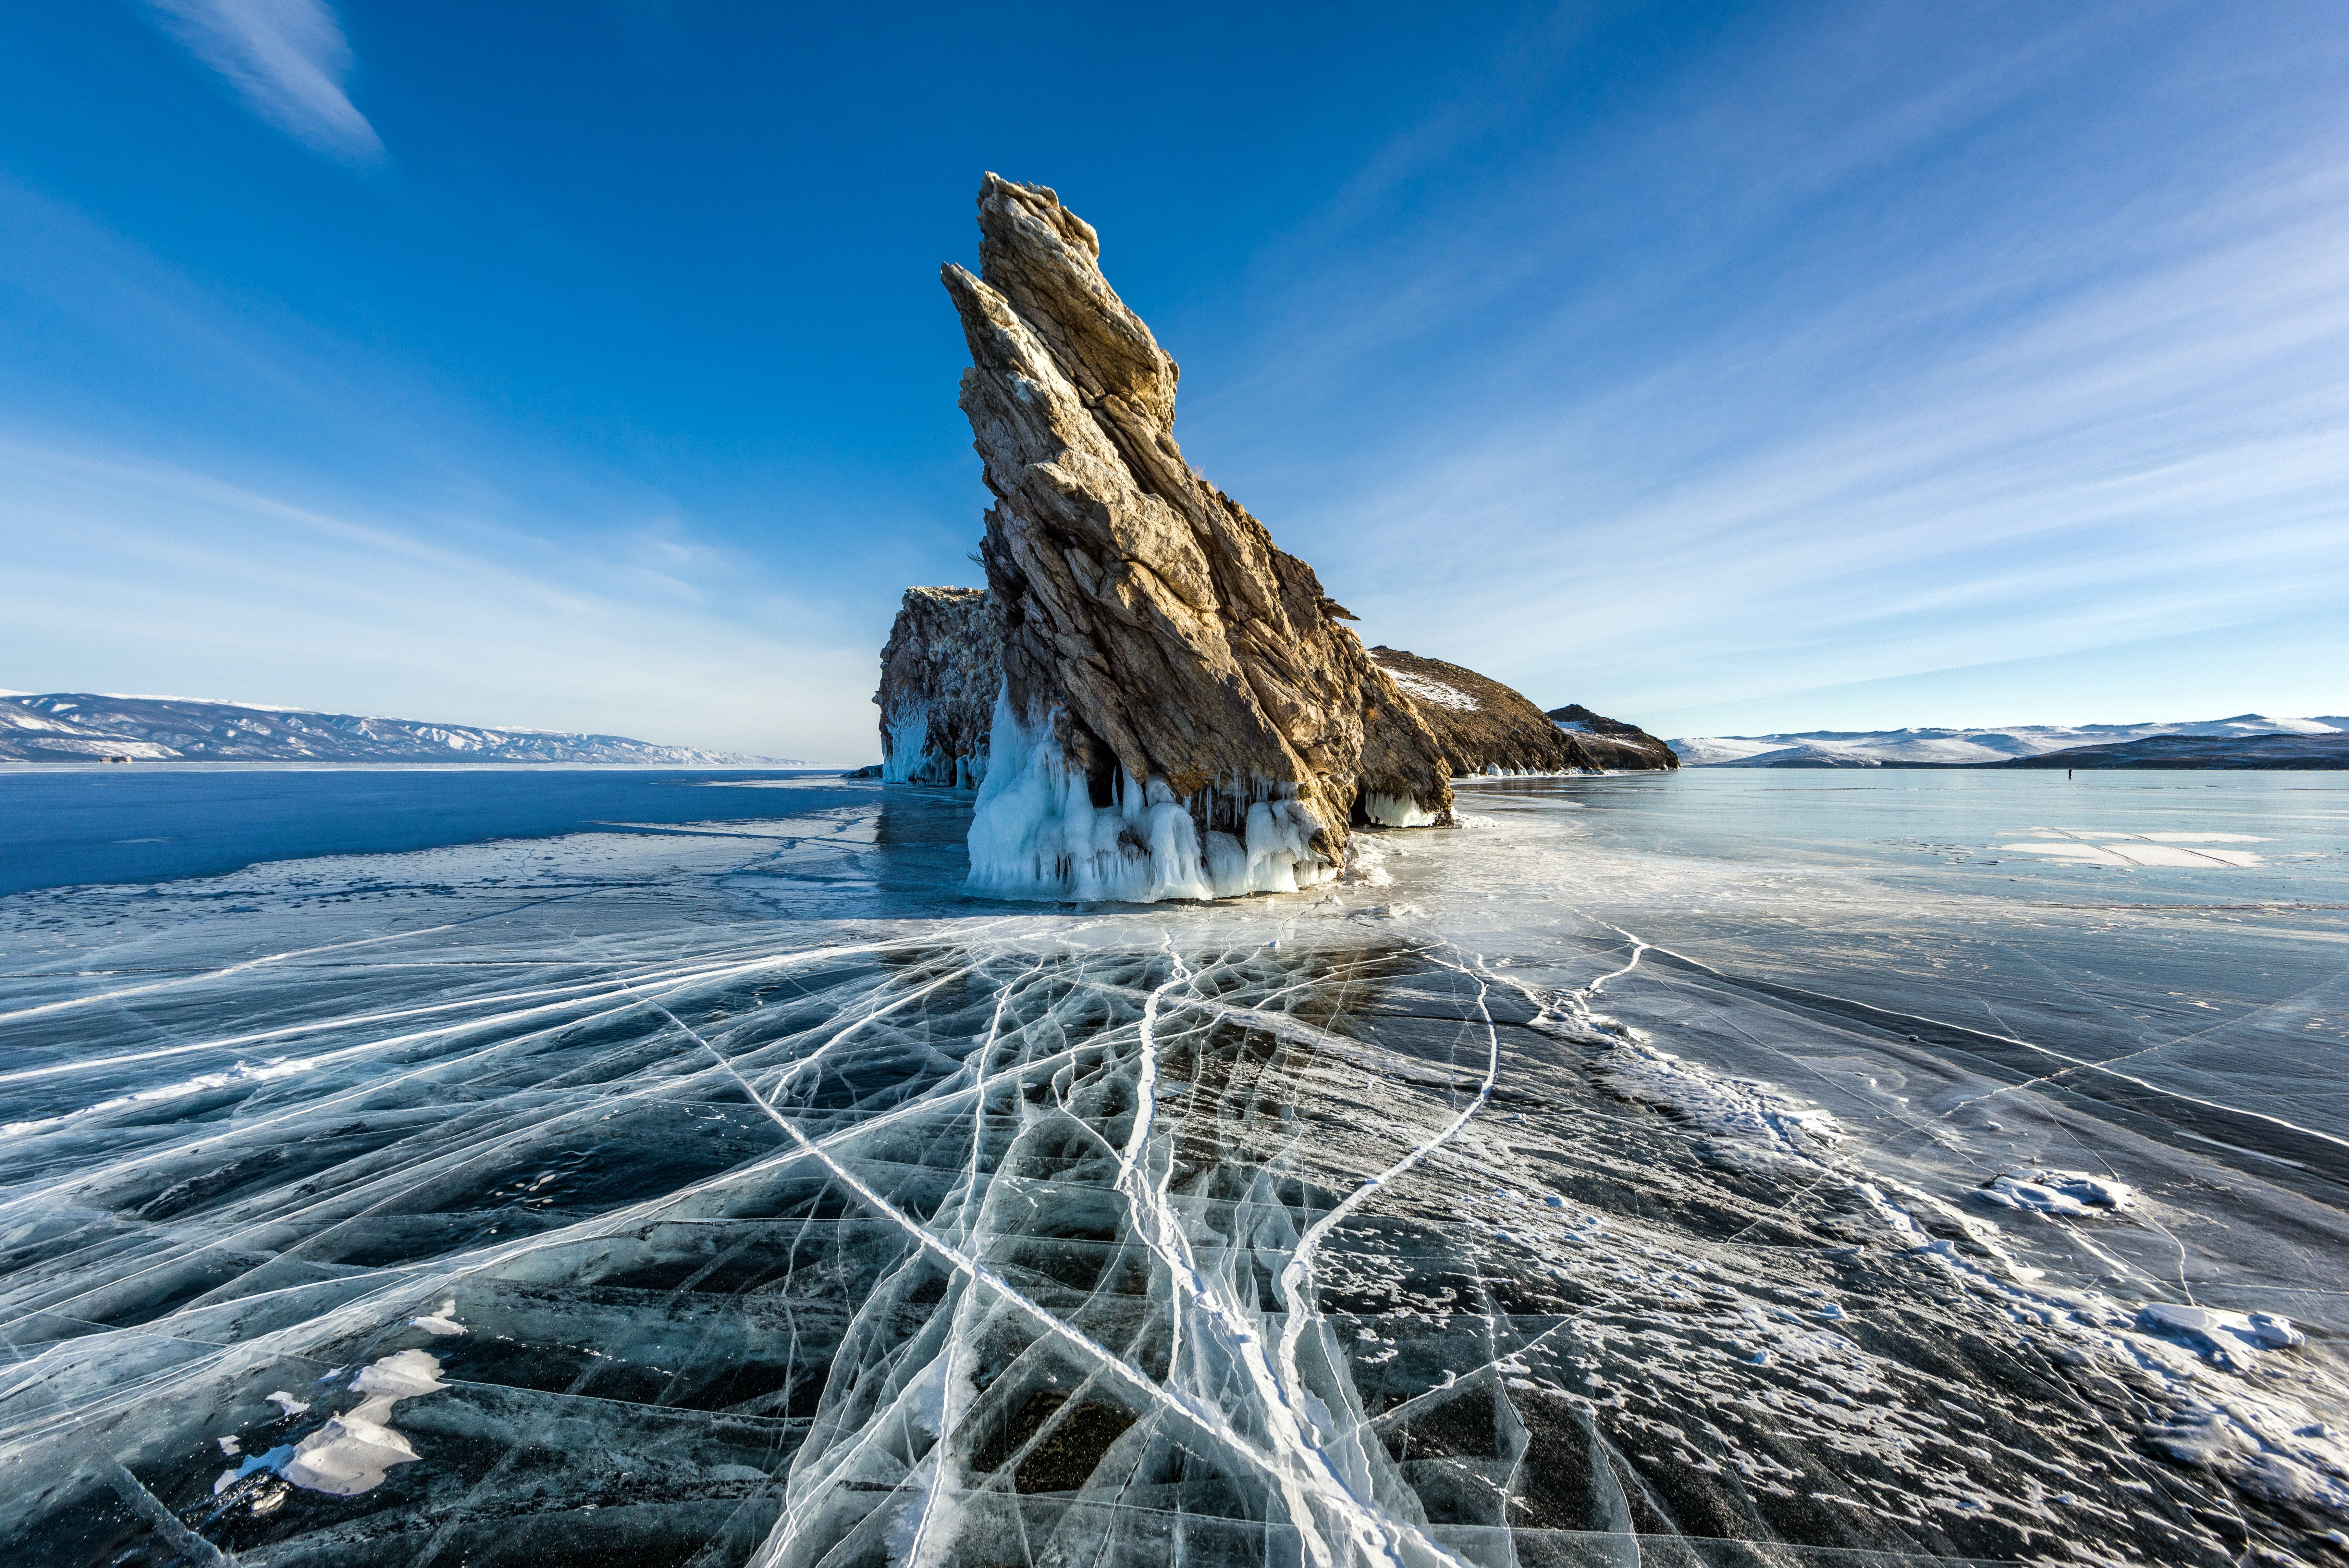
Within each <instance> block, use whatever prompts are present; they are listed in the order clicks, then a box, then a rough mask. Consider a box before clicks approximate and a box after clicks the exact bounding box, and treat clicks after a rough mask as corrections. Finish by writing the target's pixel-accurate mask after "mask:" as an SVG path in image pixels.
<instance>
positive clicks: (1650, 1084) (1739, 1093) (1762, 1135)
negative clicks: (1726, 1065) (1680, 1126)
mask: <svg viewBox="0 0 2349 1568" xmlns="http://www.w3.org/2000/svg"><path fill="white" fill-rule="evenodd" d="M1599 1076H1600V1078H1602V1079H1603V1080H1604V1081H1605V1082H1606V1083H1607V1085H1609V1087H1611V1088H1613V1089H1614V1090H1615V1091H1616V1092H1617V1093H1618V1094H1620V1095H1623V1096H1626V1097H1627V1098H1630V1099H1634V1100H1639V1101H1641V1102H1642V1103H1644V1104H1647V1105H1651V1106H1662V1107H1663V1108H1665V1109H1667V1110H1670V1111H1672V1112H1675V1113H1676V1114H1678V1115H1679V1116H1682V1118H1684V1119H1685V1120H1687V1121H1690V1122H1692V1123H1694V1124H1695V1125H1696V1126H1697V1127H1700V1128H1702V1130H1703V1131H1704V1132H1705V1133H1707V1134H1708V1135H1710V1136H1709V1138H1708V1145H1709V1147H1710V1148H1711V1149H1712V1151H1713V1153H1714V1154H1715V1155H1716V1156H1718V1157H1719V1158H1723V1159H1725V1160H1726V1161H1728V1162H1729V1163H1731V1164H1735V1165H1745V1166H1754V1167H1771V1166H1783V1165H1786V1164H1789V1163H1799V1164H1814V1163H1816V1161H1817V1159H1818V1158H1819V1157H1820V1156H1821V1155H1823V1154H1825V1153H1826V1151H1827V1150H1829V1149H1831V1148H1833V1147H1835V1146H1836V1145H1837V1144H1838V1143H1841V1142H1842V1141H1843V1140H1844V1137H1845V1133H1844V1130H1843V1126H1842V1124H1841V1123H1839V1122H1837V1120H1836V1118H1835V1116H1834V1115H1833V1113H1831V1112H1829V1111H1826V1110H1823V1109H1821V1108H1820V1107H1818V1106H1814V1105H1811V1104H1809V1103H1808V1102H1806V1101H1803V1100H1798V1099H1796V1098H1795V1097H1794V1096H1791V1095H1788V1094H1786V1093H1785V1091H1783V1090H1781V1089H1780V1088H1778V1087H1777V1085H1774V1084H1766V1083H1764V1082H1762V1081H1761V1080H1760V1079H1756V1078H1731V1077H1727V1076H1724V1075H1722V1074H1719V1073H1715V1072H1713V1070H1712V1069H1710V1068H1708V1067H1704V1066H1701V1065H1699V1064H1696V1063H1693V1062H1687V1061H1683V1060H1682V1059H1681V1058H1680V1057H1678V1056H1675V1055H1673V1054H1671V1053H1670V1052H1668V1051H1659V1050H1657V1049H1655V1048H1654V1047H1653V1046H1651V1045H1648V1044H1643V1043H1641V1042H1640V1041H1639V1040H1636V1039H1630V1040H1624V1041H1621V1042H1619V1043H1618V1044H1616V1045H1615V1046H1614V1047H1613V1048H1612V1049H1610V1050H1609V1052H1608V1054H1607V1055H1606V1056H1605V1057H1604V1058H1602V1059H1601V1061H1600V1063H1599Z"/></svg>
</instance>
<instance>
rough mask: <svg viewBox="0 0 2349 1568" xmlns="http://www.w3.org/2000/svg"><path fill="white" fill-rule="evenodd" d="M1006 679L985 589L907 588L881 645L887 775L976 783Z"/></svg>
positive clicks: (879, 696) (904, 780) (892, 779)
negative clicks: (999, 696) (884, 643)
mask: <svg viewBox="0 0 2349 1568" xmlns="http://www.w3.org/2000/svg"><path fill="white" fill-rule="evenodd" d="M1002 685H1003V639H1002V635H1001V633H1000V632H999V629H998V628H997V625H996V618H995V616H994V615H993V614H992V613H991V611H990V609H989V607H988V602H987V590H986V589H984V588H907V589H906V590H905V603H904V604H903V605H902V606H900V607H898V610H897V619H896V622H895V625H893V626H892V627H891V628H889V645H888V646H887V647H886V648H885V649H882V650H881V689H880V690H879V691H875V692H874V694H873V701H875V702H877V703H879V704H880V707H881V757H882V763H881V777H882V778H883V779H884V780H885V782H887V783H890V784H950V785H953V786H954V787H956V788H957V789H977V788H978V785H979V783H980V781H981V780H983V779H985V778H986V777H987V742H988V726H989V725H990V723H991V722H992V721H993V719H994V716H995V698H996V693H997V692H998V691H999V690H1000V689H1001V687H1002Z"/></svg>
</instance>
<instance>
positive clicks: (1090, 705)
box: [943, 174, 1452, 898]
mask: <svg viewBox="0 0 2349 1568" xmlns="http://www.w3.org/2000/svg"><path fill="white" fill-rule="evenodd" d="M978 224H979V235H980V239H979V272H978V275H977V276H973V275H971V274H970V273H968V272H967V271H965V270H964V269H963V268H961V267H959V266H956V265H951V264H949V265H947V267H946V268H945V269H944V272H943V277H944V281H945V284H946V287H947V293H948V294H949V295H950V296H952V297H953V299H954V303H955V308H956V310H957V312H958V313H959V314H960V316H961V317H962V326H963V335H964V337H965V338H966V339H967V340H968V343H969V345H970V354H971V368H970V369H968V370H966V371H964V372H963V378H962V395H961V400H960V401H961V406H962V409H963V411H964V412H965V413H966V414H968V416H969V419H970V423H971V430H972V431H973V433H974V435H975V436H976V437H977V441H976V443H975V444H976V446H977V448H978V454H979V456H980V458H981V459H982V461H983V462H984V465H985V477H986V481H987V485H988V489H989V490H991V491H992V492H993V493H994V494H995V498H996V504H995V505H994V507H993V508H992V509H990V510H989V511H988V514H987V536H986V540H985V543H984V544H983V545H982V546H981V554H982V556H983V558H984V560H985V562H986V566H987V576H988V591H989V595H990V597H991V599H992V601H993V603H994V607H995V613H996V615H997V618H998V621H999V626H1000V628H1001V635H1002V647H1003V651H1002V660H1003V675H1004V681H1003V689H1002V695H1001V699H1000V701H999V703H998V706H997V709H996V711H995V713H994V715H993V721H992V747H991V752H992V754H991V757H990V759H989V763H988V775H987V780H986V784H985V785H984V787H983V788H982V789H981V791H980V794H979V800H978V810H977V815H976V817H975V819H974V821H973V824H972V827H971V839H970V843H971V885H972V886H973V887H974V888H981V889H990V890H995V891H1000V892H1006V893H1020V894H1026V895H1029V896H1047V897H1049V896H1067V897H1079V898H1090V897H1116V898H1165V897H1212V896H1218V895H1223V894H1227V893H1238V892H1247V891H1252V890H1268V889H1285V888H1291V887H1297V886H1305V885H1309V884H1310V883H1312V882H1315V881H1319V880H1323V879H1326V878H1327V877H1330V876H1332V875H1334V874H1335V873H1336V871H1337V870H1338V868H1339V867H1341V866H1342V865H1343V864H1344V861H1345V853H1346V843H1347V836H1348V832H1349V828H1350V825H1351V824H1354V823H1358V822H1380V823H1384V824H1388V825H1391V826H1417V825H1423V824H1431V823H1440V822H1447V821H1449V819H1450V815H1451V809H1452V790H1451V785H1450V783H1449V777H1450V769H1449V768H1448V767H1447V766H1446V765H1445V763H1444V755H1443V753H1442V750H1441V748H1440V747H1439V746H1438V744H1437V742H1436V740H1435V737H1434V735H1433V733H1432V732H1430V731H1429V729H1428V727H1427V725H1426V723H1425V722H1423V721H1422V720H1421V718H1420V717H1419V715H1418V714H1417V713H1416V712H1415V711H1414V710H1413V707H1412V705H1411V704H1410V703H1409V702H1408V701H1405V700H1404V699H1403V697H1402V693H1401V692H1400V691H1398V690H1397V689H1396V687H1395V685H1394V683H1393V681H1392V680H1390V679H1389V678H1388V677H1387V675H1386V674H1385V672H1383V671H1382V670H1380V669H1379V667H1378V666H1377V665H1376V664H1375V663H1373V662H1372V661H1371V659H1370V657H1369V656H1368V654H1367V653H1366V652H1365V650H1364V649H1363V647H1362V644H1361V639H1358V638H1357V637H1355V635H1354V634H1353V633H1352V632H1351V631H1350V630H1348V629H1347V628H1345V627H1344V626H1343V625H1341V624H1340V621H1341V620H1345V619H1351V617H1350V616H1349V615H1348V614H1347V612H1346V611H1345V610H1344V609H1342V608H1341V607H1339V606H1338V605H1337V604H1336V603H1334V602H1333V601H1332V600H1331V599H1330V597H1328V596H1327V595H1326V594H1324V593H1323V592H1322V589H1321V584H1320V581H1319V578H1318V577H1316V576H1314V574H1313V569H1312V568H1311V567H1310V566H1307V565H1306V564H1305V563H1304V562H1303V561H1300V560H1299V559H1298V558H1297V557H1295V556H1290V555H1288V554H1285V553H1284V552H1282V551H1281V550H1280V549H1278V547H1276V546H1275V545H1274V544H1273V542H1272V536H1271V535H1270V534H1269V533H1268V532H1267V531H1266V529H1265V526H1264V524H1261V523H1259V522H1257V520H1256V519H1255V518H1254V517H1252V516H1250V515H1249V514H1247V511H1246V510H1245V509H1243V508H1242V507H1241V506H1240V505H1239V504H1237V502H1235V501H1233V500H1232V499H1231V498H1230V497H1229V496H1227V495H1226V494H1225V493H1223V492H1222V491H1220V490H1217V489H1216V487H1215V486H1214V485H1212V484H1210V483H1207V482H1206V480H1204V479H1202V478H1200V477H1199V475H1198V474H1197V473H1195V472H1193V471H1192V469H1191V466H1190V464H1189V463H1187V462H1185V461H1184V459H1183V453H1182V451H1181V449H1179V448H1178V447H1177V446H1176V445H1175V444H1174V434H1173V431H1174V386H1175V378H1176V374H1177V372H1176V369H1175V365H1174V360H1172V359H1171V358H1168V357H1167V356H1166V354H1165V353H1164V350H1162V349H1161V348H1159V347H1158V343H1157V340H1156V339H1155V338H1154V337H1152V336H1151V333H1150V329H1149V327H1146V326H1144V325H1143V321H1142V319H1141V317H1138V316H1136V315H1135V314H1134V313H1133V311H1132V310H1130V309H1128V308H1127V307H1126V306H1125V304H1124V303H1123V301H1122V300H1120V299H1119V298H1118V296H1117V294H1116V291H1115V290H1113V289H1112V288H1111V287H1110V286H1109V282H1108V280H1107V279H1106V278H1104V277H1103V276H1102V271H1101V267H1100V265H1099V259H1100V255H1101V242H1100V240H1099V238H1098V237H1097V236H1096V235H1095V234H1094V233H1093V230H1092V225H1090V224H1088V223H1086V222H1085V221H1084V220H1083V219H1081V218H1080V217H1078V216H1077V215H1076V214H1075V213H1071V212H1070V211H1069V210H1068V209H1067V208H1065V207H1063V206H1062V205H1061V202H1060V198H1059V197H1058V196H1057V195H1055V194H1054V193H1053V192H1051V191H1050V190H1047V189H1045V188H1044V187H1042V186H1040V185H1021V184H1015V183H1013V182H1010V181H1008V180H1002V179H999V178H998V177H997V176H995V175H993V174H989V175H988V176H987V177H986V181H985V182H984V183H983V184H982V186H981V187H980V190H979V194H978Z"/></svg>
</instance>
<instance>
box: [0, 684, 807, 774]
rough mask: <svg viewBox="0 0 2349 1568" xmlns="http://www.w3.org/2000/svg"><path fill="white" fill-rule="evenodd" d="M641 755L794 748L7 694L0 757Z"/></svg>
mask: <svg viewBox="0 0 2349 1568" xmlns="http://www.w3.org/2000/svg"><path fill="white" fill-rule="evenodd" d="M110 758H119V759H122V760H124V761H128V762H253V763H640V764H641V763H650V764H654V765H666V766H678V767H697V766H699V767H706V766H710V765H712V764H725V763H782V764H783V765H786V766H789V765H793V764H792V763H789V762H788V761H787V760H785V759H779V758H774V757H750V756H744V755H741V754H740V753H733V752H705V751H701V750H699V749H698V748H696V747H692V746H657V745H654V744H652V743H651V742H646V741H632V740H630V739H628V738H627V737H626V736H625V735H575V734H566V733H564V732H559V731H554V730H523V729H511V728H507V729H489V728H484V727H482V726H480V725H474V724H431V723H423V722H418V721H416V720H413V719H379V718H367V717H361V716H359V715H357V714H351V713H316V712H311V711H307V710H305V709H296V708H270V707H263V706H261V705H260V704H258V703H252V702H213V701H205V700H203V699H201V698H193V697H123V696H109V695H107V694H105V693H103V692H94V691H52V692H46V693H39V694H34V693H26V692H12V693H6V694H0V761H5V762H16V763H71V762H98V761H103V760H107V759H110Z"/></svg>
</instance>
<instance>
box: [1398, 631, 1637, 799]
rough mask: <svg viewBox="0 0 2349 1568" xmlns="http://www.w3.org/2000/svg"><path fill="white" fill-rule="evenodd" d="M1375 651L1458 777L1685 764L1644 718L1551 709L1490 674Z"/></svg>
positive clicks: (1402, 653) (1409, 655) (1404, 654)
mask: <svg viewBox="0 0 2349 1568" xmlns="http://www.w3.org/2000/svg"><path fill="white" fill-rule="evenodd" d="M1371 659H1372V660H1373V661H1375V662H1376V663H1377V664H1378V666H1379V668H1380V669H1381V670H1385V671H1386V672H1387V674H1388V676H1389V677H1390V678H1392V680H1393V681H1394V683H1395V684H1396V685H1397V686H1399V687H1401V688H1402V692H1403V695H1404V696H1405V697H1407V698H1409V699H1410V700H1411V703H1412V706H1413V708H1414V709H1415V710H1416V711H1418V714H1419V716H1420V718H1421V719H1423V720H1424V721H1425V722H1426V723H1427V726H1428V728H1429V729H1430V730H1431V731H1433V732H1434V735H1435V739H1436V743H1437V744H1438V745H1440V746H1442V747H1443V748H1444V757H1445V758H1446V760H1448V761H1449V762H1450V763H1451V764H1452V773H1453V775H1454V777H1455V778H1456V777H1464V776H1467V775H1470V774H1487V775H1489V774H1571V773H1595V772H1605V771H1620V770H1623V769H1641V768H1676V767H1678V766H1680V759H1679V758H1678V757H1676V756H1674V755H1673V754H1672V751H1671V747H1669V746H1667V745H1665V744H1664V743H1663V742H1661V741H1659V740H1657V739H1656V738H1655V737H1654V736H1653V735H1651V734H1649V733H1648V732H1646V731H1644V730H1642V729H1640V727H1639V726H1638V725H1637V724H1626V723H1623V722H1620V721H1619V720H1615V719H1605V718H1601V717H1600V716H1599V715H1598V714H1596V713H1593V712H1592V711H1590V710H1588V708H1583V707H1572V708H1561V709H1559V710H1557V711H1556V712H1555V713H1545V712H1543V711H1541V710H1540V709H1539V708H1537V707H1535V706H1534V704H1533V701H1532V699H1530V698H1528V697H1526V695H1525V693H1523V692H1521V691H1516V690H1514V689H1513V688H1510V687H1507V686H1504V685H1502V684H1501V683H1500V682H1499V681H1497V680H1494V679H1493V678H1492V677H1491V676H1489V675H1479V674H1477V673H1476V671H1475V670H1470V669H1467V668H1466V667H1464V666H1463V665H1458V664H1450V663H1446V662H1445V661H1444V660H1443V659H1424V658H1422V657H1421V656H1420V655H1418V654H1416V653H1410V652H1406V651H1405V650H1404V649H1400V648H1386V647H1379V648H1373V649H1371Z"/></svg>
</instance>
